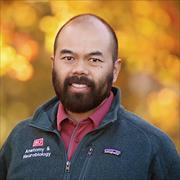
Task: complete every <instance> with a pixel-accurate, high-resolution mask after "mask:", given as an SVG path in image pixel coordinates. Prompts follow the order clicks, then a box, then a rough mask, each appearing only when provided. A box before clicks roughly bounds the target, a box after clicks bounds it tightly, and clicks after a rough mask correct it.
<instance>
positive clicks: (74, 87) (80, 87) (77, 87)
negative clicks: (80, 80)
mask: <svg viewBox="0 0 180 180" xmlns="http://www.w3.org/2000/svg"><path fill="white" fill-rule="evenodd" d="M70 89H71V91H73V92H86V91H89V89H90V88H89V86H88V85H86V84H77V83H72V84H71V85H70Z"/></svg>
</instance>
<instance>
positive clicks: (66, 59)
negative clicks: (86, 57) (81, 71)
mask: <svg viewBox="0 0 180 180" xmlns="http://www.w3.org/2000/svg"><path fill="white" fill-rule="evenodd" d="M61 59H63V60H65V61H72V60H74V57H72V56H64V57H62V58H61Z"/></svg>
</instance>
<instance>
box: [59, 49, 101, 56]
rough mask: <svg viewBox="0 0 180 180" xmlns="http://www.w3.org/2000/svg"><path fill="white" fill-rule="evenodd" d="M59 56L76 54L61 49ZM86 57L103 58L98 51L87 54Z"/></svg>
mask: <svg viewBox="0 0 180 180" xmlns="http://www.w3.org/2000/svg"><path fill="white" fill-rule="evenodd" d="M60 54H76V53H74V52H73V51H71V50H69V49H62V50H61V51H60ZM86 56H103V53H102V52H100V51H93V52H90V53H88V54H87V55H86Z"/></svg>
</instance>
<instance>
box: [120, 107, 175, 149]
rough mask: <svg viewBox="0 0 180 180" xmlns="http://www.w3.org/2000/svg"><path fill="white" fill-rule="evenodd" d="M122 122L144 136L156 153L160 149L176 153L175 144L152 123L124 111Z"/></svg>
mask: <svg viewBox="0 0 180 180" xmlns="http://www.w3.org/2000/svg"><path fill="white" fill-rule="evenodd" d="M121 116H122V121H124V123H126V124H128V127H130V129H131V128H133V129H135V130H136V132H137V134H138V133H141V134H143V136H144V138H145V139H147V141H149V142H150V143H151V146H152V149H153V150H154V152H158V151H159V150H160V149H163V148H164V149H171V150H173V151H176V148H175V146H174V143H173V142H172V140H171V139H170V137H169V136H168V135H167V134H166V133H165V132H163V131H162V130H161V129H159V128H158V127H155V126H154V125H153V124H151V123H150V122H148V121H146V120H144V119H142V118H141V117H139V116H137V115H136V114H134V113H132V112H129V111H127V110H126V109H123V111H121Z"/></svg>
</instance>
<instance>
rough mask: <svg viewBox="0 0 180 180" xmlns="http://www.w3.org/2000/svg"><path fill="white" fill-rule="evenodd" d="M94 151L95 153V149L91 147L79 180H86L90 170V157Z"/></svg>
mask: <svg viewBox="0 0 180 180" xmlns="http://www.w3.org/2000/svg"><path fill="white" fill-rule="evenodd" d="M93 151H94V149H93V148H92V147H90V148H89V150H88V153H87V158H86V159H85V162H84V165H83V168H82V170H81V174H80V176H79V180H81V179H82V180H84V179H85V175H86V172H87V169H88V164H89V160H90V157H91V156H92V154H93Z"/></svg>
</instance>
